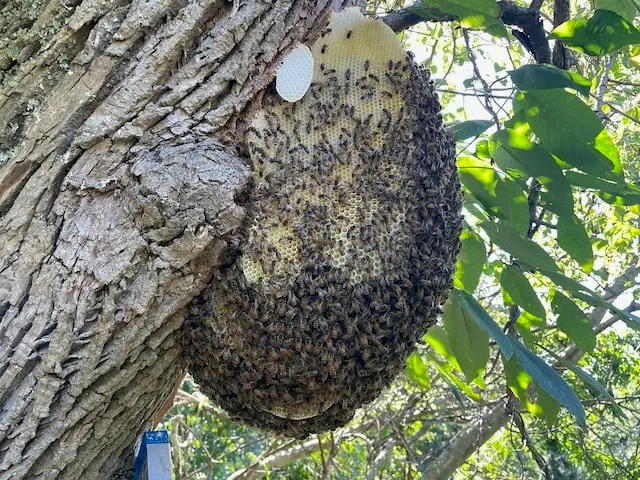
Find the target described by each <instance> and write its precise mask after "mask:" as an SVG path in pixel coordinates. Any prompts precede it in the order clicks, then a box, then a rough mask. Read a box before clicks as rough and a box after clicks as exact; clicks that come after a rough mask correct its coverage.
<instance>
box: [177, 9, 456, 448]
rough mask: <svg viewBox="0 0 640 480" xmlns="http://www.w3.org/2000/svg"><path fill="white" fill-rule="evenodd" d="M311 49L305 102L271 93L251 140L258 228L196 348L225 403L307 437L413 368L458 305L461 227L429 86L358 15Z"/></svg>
mask: <svg viewBox="0 0 640 480" xmlns="http://www.w3.org/2000/svg"><path fill="white" fill-rule="evenodd" d="M311 50H312V54H313V57H314V61H315V66H314V73H313V83H312V84H311V87H310V89H309V91H308V92H307V93H306V94H305V96H304V97H303V98H302V100H300V101H298V102H295V103H288V102H285V101H282V100H281V99H279V98H278V97H277V96H269V95H266V97H267V98H265V106H264V108H263V110H262V111H260V112H259V113H258V115H257V116H256V118H255V119H254V120H253V122H252V125H251V127H250V128H249V129H248V132H247V135H246V143H247V145H248V149H249V152H250V157H251V162H252V168H253V174H254V178H255V187H254V189H253V191H252V193H251V198H250V201H249V204H250V207H249V210H250V218H251V224H250V226H249V227H248V229H247V231H246V238H245V240H244V242H243V244H242V246H241V253H240V255H239V257H238V259H237V260H236V262H235V263H234V264H232V265H231V266H229V267H228V268H225V269H224V270H221V271H219V272H216V273H215V275H214V279H213V281H212V284H211V287H210V289H209V290H208V291H207V292H206V293H205V294H204V295H203V296H202V297H201V298H200V301H199V302H198V304H197V305H195V306H194V307H193V308H192V310H191V316H190V319H189V321H188V322H187V324H186V325H185V336H184V338H185V340H184V349H185V354H186V355H187V357H188V358H189V361H190V371H191V373H192V374H193V376H194V378H195V379H196V380H197V381H198V382H199V384H200V386H201V388H202V390H203V391H204V392H205V393H207V394H208V395H209V396H210V397H211V399H212V400H213V401H214V402H216V403H217V404H219V405H220V406H222V407H223V408H224V409H225V410H226V411H227V412H228V413H229V414H230V415H232V416H233V417H234V418H236V419H238V420H241V421H244V422H246V423H249V424H251V425H254V426H258V427H261V428H263V429H267V430H271V431H274V432H276V433H281V434H284V435H288V436H294V437H304V436H306V435H308V434H309V433H313V432H320V431H325V430H329V429H334V428H336V427H338V426H341V425H344V424H345V423H346V422H348V421H349V419H350V418H351V417H352V416H353V414H354V412H355V410H356V409H357V408H358V407H360V406H361V405H363V404H364V403H367V402H370V401H372V400H373V399H375V398H376V397H377V396H378V395H379V393H380V392H381V390H382V389H383V388H384V387H386V386H387V385H389V383H390V382H391V381H392V380H393V378H394V377H395V376H396V375H397V374H398V373H399V372H400V371H401V370H402V368H403V365H404V363H405V361H406V357H407V356H408V355H409V353H410V352H411V351H412V350H413V348H414V346H415V343H416V341H417V340H418V339H419V338H420V337H422V335H423V334H424V332H425V330H426V329H427V328H428V327H429V326H430V325H431V324H433V322H434V321H435V320H436V316H437V314H438V312H439V306H440V305H441V304H442V303H443V301H444V300H445V299H446V295H447V293H448V291H449V289H450V284H451V278H452V269H453V265H454V263H455V257H456V254H457V252H458V249H459V240H458V237H459V233H460V225H461V219H460V208H461V201H460V186H459V182H458V177H457V172H456V169H455V161H454V155H455V151H454V147H453V144H452V142H451V140H450V139H449V138H448V136H447V135H446V133H445V130H444V128H443V125H442V120H441V117H440V114H439V111H440V105H439V102H438V100H437V97H436V95H435V93H434V89H433V85H432V84H431V83H430V80H429V74H428V72H427V71H426V70H424V69H423V68H421V67H419V66H418V65H416V64H415V62H414V61H413V59H412V57H411V56H410V55H407V54H406V52H405V51H404V50H403V49H402V47H401V45H400V43H399V41H398V40H397V38H396V36H395V35H394V33H393V32H392V31H391V30H390V29H389V28H388V27H387V26H386V25H384V24H383V23H382V22H380V21H377V20H373V19H367V18H364V17H363V16H362V15H361V14H360V13H359V12H358V11H357V10H353V9H349V10H346V11H344V12H341V13H339V14H336V15H334V16H333V17H332V20H331V23H330V24H329V26H328V27H327V28H326V29H325V30H324V31H323V32H322V34H321V36H320V37H319V38H318V39H317V41H316V42H315V43H314V45H313V46H312V48H311Z"/></svg>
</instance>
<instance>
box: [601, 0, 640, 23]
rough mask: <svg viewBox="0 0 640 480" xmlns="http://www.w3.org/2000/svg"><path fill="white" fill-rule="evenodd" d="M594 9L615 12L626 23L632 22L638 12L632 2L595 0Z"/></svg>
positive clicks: (629, 0) (630, 0)
mask: <svg viewBox="0 0 640 480" xmlns="http://www.w3.org/2000/svg"><path fill="white" fill-rule="evenodd" d="M595 8H596V10H610V11H612V12H615V13H617V14H618V15H620V16H621V17H622V18H624V19H625V20H626V21H627V22H633V19H634V17H635V16H636V12H637V11H638V9H637V8H636V5H635V3H634V2H633V0H596V1H595Z"/></svg>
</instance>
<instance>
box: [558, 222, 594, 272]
mask: <svg viewBox="0 0 640 480" xmlns="http://www.w3.org/2000/svg"><path fill="white" fill-rule="evenodd" d="M557 240H558V245H560V247H561V248H562V249H563V250H564V251H565V252H567V253H568V254H569V255H571V258H573V259H574V260H576V261H577V262H578V263H579V264H580V266H581V267H582V268H583V269H584V271H585V272H587V273H590V272H591V270H592V269H593V248H592V246H591V239H590V238H589V235H587V231H586V230H585V228H584V225H583V224H582V222H581V221H580V220H579V219H578V218H577V217H576V216H575V215H572V216H571V217H567V216H560V217H559V218H558V237H557Z"/></svg>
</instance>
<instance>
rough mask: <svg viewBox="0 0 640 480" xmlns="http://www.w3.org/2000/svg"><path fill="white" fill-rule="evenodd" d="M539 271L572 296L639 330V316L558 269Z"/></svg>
mask: <svg viewBox="0 0 640 480" xmlns="http://www.w3.org/2000/svg"><path fill="white" fill-rule="evenodd" d="M539 270H540V273H542V274H543V275H544V276H546V277H547V278H549V279H550V280H551V281H553V282H554V283H555V284H556V285H558V286H559V287H562V288H563V289H564V290H566V291H567V292H569V293H570V294H571V295H572V296H573V297H575V298H578V299H580V300H582V301H583V302H586V303H588V304H589V305H591V306H594V307H602V308H606V309H607V310H609V311H611V312H613V313H615V314H616V315H617V316H618V317H619V318H620V320H622V321H624V322H625V323H626V324H627V325H628V326H629V327H630V328H633V329H635V330H640V317H638V316H636V315H634V314H632V313H629V312H625V311H624V310H621V309H619V308H618V307H616V306H615V305H613V304H612V303H610V302H607V301H606V300H604V299H603V298H602V297H601V296H600V295H598V294H597V293H595V292H593V291H592V290H591V289H589V288H587V287H585V286H584V285H582V284H581V283H580V282H578V281H577V280H574V279H573V278H569V277H567V276H565V275H563V274H562V273H560V272H558V271H549V270H544V269H539Z"/></svg>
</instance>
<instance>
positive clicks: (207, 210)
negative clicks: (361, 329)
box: [0, 0, 640, 479]
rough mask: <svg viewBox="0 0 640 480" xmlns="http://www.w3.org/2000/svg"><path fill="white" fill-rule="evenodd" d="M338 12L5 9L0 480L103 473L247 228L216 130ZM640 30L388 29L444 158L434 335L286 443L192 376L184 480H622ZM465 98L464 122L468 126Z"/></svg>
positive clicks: (631, 399) (253, 6) (236, 165)
mask: <svg viewBox="0 0 640 480" xmlns="http://www.w3.org/2000/svg"><path fill="white" fill-rule="evenodd" d="M343 6H344V5H342V4H340V2H333V4H332V5H330V4H329V3H328V2H317V3H306V2H295V3H294V2H274V3H273V4H271V3H259V2H246V3H243V2H235V1H234V2H232V3H231V2H215V1H211V2H207V1H203V2H182V1H169V2H126V1H122V2H98V1H91V0H85V1H82V2H69V3H62V2H57V1H54V2H49V3H47V2H35V3H31V2H17V1H16V2H6V3H5V4H4V5H3V6H2V9H1V10H0V32H2V36H1V39H0V69H1V77H0V82H1V83H0V124H1V127H0V132H2V133H1V135H0V158H1V159H2V163H3V164H4V165H3V166H2V167H1V169H0V215H1V217H0V238H2V240H3V241H2V246H1V247H0V248H1V249H2V250H1V255H0V404H2V406H3V408H2V410H1V412H0V478H11V479H19V478H78V477H80V476H85V477H87V478H105V477H108V476H109V475H112V474H114V475H115V474H117V473H114V472H118V471H120V472H122V471H126V468H127V467H128V466H129V465H130V463H129V462H130V459H131V457H132V454H133V446H134V444H135V441H136V439H137V438H138V436H139V434H140V432H141V431H142V430H143V429H144V428H147V427H148V426H149V425H150V423H151V421H152V418H153V417H154V415H155V414H156V412H157V411H158V410H159V409H160V406H161V404H162V403H163V402H164V401H165V400H166V398H167V397H168V396H170V394H171V392H172V391H173V389H174V388H175V384H176V382H177V381H178V379H179V378H181V376H182V374H183V373H184V370H185V365H184V364H183V363H182V361H181V360H180V348H179V345H178V343H177V340H176V338H177V331H178V329H179V326H180V325H181V323H182V321H183V320H184V317H185V311H186V310H185V309H186V306H187V305H188V304H189V302H190V301H191V300H192V299H193V298H194V297H195V296H197V294H198V293H199V291H200V290H201V289H202V288H203V286H204V285H205V283H206V281H207V279H208V276H209V274H210V272H211V270H212V269H214V268H215V267H216V266H218V265H220V264H221V263H223V262H224V261H225V259H224V258H221V253H222V251H223V249H224V246H225V239H226V236H227V235H228V234H229V233H231V232H233V230H234V229H235V228H236V227H237V226H238V225H239V224H240V222H241V221H242V216H243V211H242V209H241V208H240V207H238V206H237V205H236V203H235V201H234V192H238V191H242V190H243V186H244V185H245V183H246V182H247V180H248V177H249V173H248V171H247V169H246V167H244V164H243V162H242V161H241V160H240V158H239V155H238V153H239V152H237V151H235V150H234V149H233V148H232V146H231V145H232V144H233V143H234V136H235V132H236V127H237V125H239V124H240V125H241V124H242V122H243V121H244V119H245V118H247V116H248V115H250V113H251V108H252V104H251V102H252V100H254V99H255V98H256V96H257V95H258V93H259V92H260V91H262V90H263V89H264V88H265V87H266V86H267V85H268V83H269V82H270V81H271V80H272V78H273V72H274V67H275V66H276V65H277V63H278V60H279V58H280V56H281V55H282V54H283V52H285V51H286V49H287V47H288V46H290V45H291V44H293V42H295V41H296V40H303V41H307V40H311V39H313V38H314V37H315V36H316V35H317V34H318V32H319V29H320V28H321V27H322V25H323V22H324V18H325V17H324V15H325V14H326V13H327V12H328V11H329V9H330V8H334V9H336V8H342V7H343ZM388 7H395V8H396V9H397V8H398V7H400V5H392V6H385V5H382V4H380V5H373V6H371V7H370V10H371V11H372V12H374V11H375V12H378V13H382V12H383V11H385V10H389V8H388ZM636 16H637V9H636V5H635V4H634V2H632V1H612V0H610V1H604V0H602V1H599V2H596V4H595V6H592V5H588V4H580V3H576V4H574V5H569V2H568V1H566V0H556V1H555V2H549V1H548V2H544V1H536V0H534V1H533V2H532V3H531V4H524V3H518V2H514V3H512V2H506V1H505V2H499V3H497V4H496V3H495V2H493V1H489V0H486V1H485V0H483V1H471V0H469V1H455V2H452V1H445V0H438V1H430V2H427V3H426V4H424V5H421V6H420V7H419V8H412V9H407V10H399V11H396V12H395V13H393V14H390V15H389V16H388V17H387V18H386V20H385V21H386V22H387V23H388V24H389V25H390V26H392V28H394V29H395V30H396V31H409V30H415V29H418V30H417V31H418V32H419V33H421V34H422V35H424V36H423V37H421V38H423V39H424V43H425V45H424V47H423V48H424V49H425V50H426V51H427V52H428V53H427V55H426V58H427V59H426V62H427V64H428V66H429V67H430V68H431V69H432V71H434V74H435V80H436V83H437V85H438V86H439V88H440V90H441V91H442V93H443V102H444V104H445V107H447V113H446V114H445V119H446V120H447V121H449V122H450V123H452V124H454V126H453V127H452V131H453V132H454V134H455V135H456V137H457V139H458V140H459V148H460V157H459V167H460V174H461V180H462V182H463V184H464V187H465V189H466V191H467V197H466V198H467V202H466V206H465V216H466V222H467V227H468V228H467V229H466V230H465V232H464V234H463V251H462V254H461V256H460V259H459V268H458V274H457V277H456V283H455V286H456V290H455V291H454V294H453V295H452V297H451V301H450V303H448V305H447V306H446V308H445V315H444V319H443V327H442V328H437V327H436V328H434V329H432V330H431V331H430V332H429V334H428V335H427V336H426V337H425V340H426V344H425V345H424V346H422V347H421V348H420V350H419V353H418V354H416V355H412V356H411V357H410V358H409V361H408V366H407V377H408V380H407V379H404V378H403V379H399V380H398V382H397V383H396V384H395V385H394V386H393V388H391V389H390V390H389V391H388V392H387V393H386V394H385V395H384V396H383V397H381V398H380V399H379V401H377V402H376V403H375V404H374V405H372V406H371V408H370V409H368V410H367V411H366V412H362V413H361V414H359V415H358V417H357V418H356V419H355V420H354V421H353V422H352V423H351V424H350V425H349V426H347V427H345V429H343V430H340V431H338V432H335V433H333V434H326V435H321V436H316V437H313V438H310V439H308V440H307V441H300V442H288V441H286V440H282V439H277V438H271V437H268V436H265V435H263V434H261V433H259V432H255V431H253V430H251V429H248V428H246V427H242V426H238V425H234V424H231V423H230V422H229V421H228V420H227V419H226V418H225V416H224V414H223V413H222V412H219V411H217V410H216V408H215V407H214V406H210V405H209V404H208V403H207V401H206V399H204V398H203V397H202V396H201V395H200V394H199V393H198V392H197V389H196V387H195V386H194V385H193V384H192V383H191V382H190V381H189V380H187V381H186V382H185V384H183V386H182V389H181V390H180V391H179V392H178V396H177V399H178V401H177V403H176V406H175V407H174V409H173V410H171V411H170V414H169V416H168V417H166V422H167V424H168V425H169V426H170V428H171V431H172V436H173V448H174V460H175V462H176V470H177V474H178V476H179V478H199V477H201V478H219V477H221V476H224V475H232V476H234V478H251V477H254V476H259V475H261V474H262V473H261V472H264V471H265V469H266V470H267V471H269V472H272V475H273V476H278V475H281V476H283V477H284V478H294V477H297V478H306V477H310V476H314V475H318V476H329V475H331V476H336V477H337V476H341V475H342V476H345V477H349V478H359V477H362V478H367V477H368V478H375V477H376V476H377V475H381V476H390V477H393V478H396V477H397V478H400V477H401V476H404V477H418V476H419V477H424V478H446V477H447V476H448V474H453V473H454V472H456V470H457V471H458V473H457V474H456V475H458V476H460V477H461V478H465V477H470V478H475V476H477V475H483V476H485V477H486V478H512V477H513V476H516V475H520V474H525V475H530V476H532V477H533V476H534V475H543V476H546V477H549V478H550V477H552V476H553V475H556V476H559V477H560V478H571V475H574V476H576V478H578V477H579V478H589V477H590V478H603V477H606V476H609V475H611V476H613V475H617V476H622V478H624V477H625V476H627V477H628V478H634V472H637V468H638V466H637V460H636V458H635V457H636V456H634V455H633V454H632V453H631V452H633V451H634V449H635V448H636V447H637V443H636V442H637V441H636V440H635V438H634V437H633V435H630V434H629V433H630V432H633V428H634V427H635V426H636V425H637V423H638V417H637V414H636V412H637V406H638V405H637V403H636V402H637V385H636V384H637V382H636V381H635V377H634V374H635V372H637V368H636V367H637V362H636V361H635V360H634V353H635V354H637V349H638V342H637V335H636V334H635V333H633V332H631V331H629V330H627V329H624V328H617V329H615V330H614V333H612V334H609V333H607V334H604V335H605V336H604V337H603V335H602V334H601V332H603V331H605V330H606V329H607V328H609V327H611V326H612V325H614V324H615V325H617V323H616V322H618V320H620V319H621V320H624V321H625V322H626V324H627V325H628V326H630V327H631V328H636V327H637V324H638V323H637V322H638V318H637V317H635V316H633V315H632V314H631V313H632V312H633V311H635V310H637V309H638V305H637V303H635V301H634V295H636V296H637V293H636V292H635V291H634V290H633V286H634V282H635V279H636V278H637V276H638V268H640V267H639V265H638V256H637V251H638V245H637V241H638V240H637V238H638V235H637V234H638V227H639V225H638V217H637V215H638V212H639V211H638V207H637V204H638V203H640V189H638V187H637V186H636V183H637V180H638V169H637V163H636V162H635V157H634V155H635V154H637V151H638V130H637V127H638V123H639V122H638V120H637V116H638V115H637V111H636V110H637V101H636V99H637V95H638V93H639V89H638V87H639V86H640V85H639V84H638V81H637V79H636V77H635V74H634V72H633V65H634V62H636V63H637V58H638V49H637V48H638V47H637V46H633V44H637V43H640V38H638V37H639V36H640V34H639V33H638V31H637V30H636V29H635V28H634V27H633V26H632V23H633V20H634V18H635V17H636ZM569 18H575V20H571V21H569V22H568V23H564V22H566V21H567V20H569ZM424 19H429V20H432V21H435V22H430V23H427V24H424V23H422V22H423V20H424ZM505 25H507V26H508V28H509V29H510V30H511V32H508V31H507V29H506V28H505ZM554 26H555V27H556V29H555V30H554V33H553V34H552V37H554V38H556V39H561V40H562V42H564V44H566V45H568V46H570V47H571V50H569V49H567V48H566V47H564V46H563V44H562V42H560V41H558V40H555V41H553V40H552V41H550V40H549V39H548V38H547V32H549V31H550V30H551V29H553V27H554ZM404 35H407V34H406V33H405V34H404ZM407 38H408V37H407ZM413 47H414V48H416V47H419V45H417V46H416V45H413ZM496 48H499V49H501V50H502V51H503V52H505V53H504V54H502V55H500V56H494V54H495V52H496V50H495V49H496ZM534 63H544V64H549V65H547V66H541V65H538V66H535V65H533V64H534ZM551 63H553V65H555V67H553V66H551V65H550V64H551ZM569 67H570V70H565V69H567V68H569ZM466 97H468V98H478V99H479V100H480V102H481V105H482V106H483V107H484V108H485V110H486V112H487V115H486V118H482V119H478V118H472V119H471V121H470V122H463V121H464V120H468V119H467V118H466V117H465V109H464V107H465V102H466V100H465V98H466ZM461 98H462V100H461ZM512 101H513V103H512ZM603 125H604V126H606V127H607V128H606V130H603V128H602V127H603ZM483 132H486V133H483ZM489 134H490V135H489ZM623 165H624V170H625V171H624V174H623V171H622V170H623V169H622V166H623ZM487 312H490V316H489V314H488V313H487ZM599 334H601V335H599ZM546 365H552V366H553V367H554V368H550V367H548V366H546ZM560 375H562V376H560ZM567 382H568V384H569V385H570V387H571V388H569V386H568V384H567ZM505 383H506V386H505ZM507 387H508V388H507ZM574 392H576V393H577V396H576V394H575V393H574ZM578 399H580V400H582V403H581V402H580V401H579V400H578ZM583 404H584V407H583ZM560 405H562V406H564V407H566V409H560ZM585 409H586V410H585ZM567 412H570V413H567ZM209 413H211V414H212V415H209ZM579 424H586V427H585V426H580V425H579ZM496 432H498V433H496ZM481 446H482V447H481ZM479 447H481V448H480V449H479ZM478 449H479V450H478ZM474 452H476V453H475V454H474ZM472 454H473V457H471V456H472ZM470 457H471V458H470Z"/></svg>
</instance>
